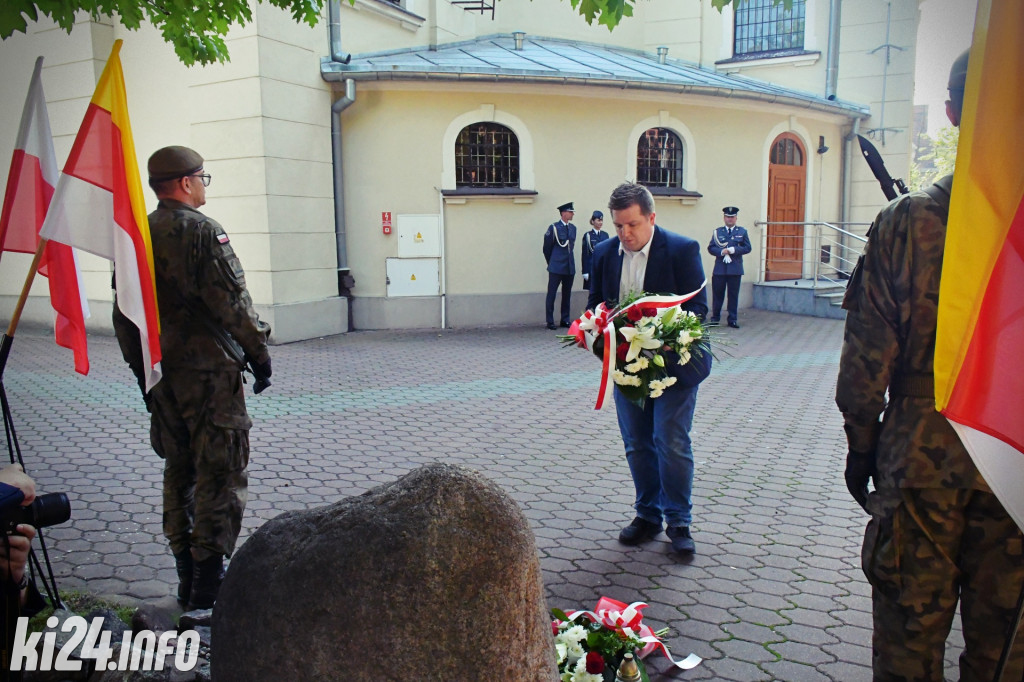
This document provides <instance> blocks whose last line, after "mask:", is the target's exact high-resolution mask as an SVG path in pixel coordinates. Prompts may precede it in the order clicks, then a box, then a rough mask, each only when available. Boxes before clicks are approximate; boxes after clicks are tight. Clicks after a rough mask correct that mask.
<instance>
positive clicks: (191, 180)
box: [182, 168, 206, 208]
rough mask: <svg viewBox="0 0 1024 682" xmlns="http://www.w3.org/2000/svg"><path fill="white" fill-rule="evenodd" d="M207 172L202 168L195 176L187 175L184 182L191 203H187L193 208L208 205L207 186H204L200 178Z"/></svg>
mask: <svg viewBox="0 0 1024 682" xmlns="http://www.w3.org/2000/svg"><path fill="white" fill-rule="evenodd" d="M204 172H205V171H204V170H203V169H202V168H200V169H199V170H197V171H196V172H195V174H193V175H186V176H185V177H184V178H182V180H184V182H185V191H186V192H188V196H189V199H190V201H188V202H187V203H188V204H189V205H191V206H192V208H199V207H200V206H202V205H203V204H205V203H206V185H204V184H203V179H202V178H200V177H199V174H201V173H204Z"/></svg>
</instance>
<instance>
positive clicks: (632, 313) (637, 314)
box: [626, 306, 644, 322]
mask: <svg viewBox="0 0 1024 682" xmlns="http://www.w3.org/2000/svg"><path fill="white" fill-rule="evenodd" d="M643 316H644V314H643V312H641V310H640V309H639V308H637V307H636V306H631V307H630V308H627V309H626V318H627V319H628V320H629V321H630V322H636V321H637V320H639V319H640V318H641V317H643Z"/></svg>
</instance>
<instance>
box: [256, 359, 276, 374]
mask: <svg viewBox="0 0 1024 682" xmlns="http://www.w3.org/2000/svg"><path fill="white" fill-rule="evenodd" d="M256 372H257V373H258V374H259V376H261V377H263V378H264V379H269V378H270V377H271V376H272V375H273V373H274V372H273V370H272V369H271V368H270V358H269V357H267V360H266V362H261V363H260V364H258V365H256Z"/></svg>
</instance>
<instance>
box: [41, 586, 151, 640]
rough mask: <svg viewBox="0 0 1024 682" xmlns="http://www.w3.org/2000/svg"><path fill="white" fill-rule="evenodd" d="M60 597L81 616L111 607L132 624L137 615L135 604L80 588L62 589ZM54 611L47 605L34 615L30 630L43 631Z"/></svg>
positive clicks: (126, 622) (127, 623)
mask: <svg viewBox="0 0 1024 682" xmlns="http://www.w3.org/2000/svg"><path fill="white" fill-rule="evenodd" d="M60 598H61V600H62V601H63V602H64V605H65V606H67V607H68V609H69V610H71V611H72V612H74V613H77V614H78V615H80V616H85V615H88V613H89V612H90V611H93V610H94V609H109V610H110V611H113V612H114V613H115V614H117V617H118V618H120V619H121V621H123V622H124V623H125V625H131V623H132V616H134V615H135V611H136V610H137V609H136V607H134V606H125V605H124V604H121V603H117V602H114V601H111V600H109V599H102V598H100V597H97V596H96V595H93V594H88V593H86V592H80V591H78V590H68V591H66V592H65V591H63V590H61V593H60ZM52 613H53V607H52V606H49V605H47V607H46V608H44V609H43V610H42V611H40V612H39V613H37V614H36V615H34V616H32V618H31V619H29V621H28V631H29V632H41V631H43V630H45V629H46V619H47V618H49V617H50V615H51V614H52Z"/></svg>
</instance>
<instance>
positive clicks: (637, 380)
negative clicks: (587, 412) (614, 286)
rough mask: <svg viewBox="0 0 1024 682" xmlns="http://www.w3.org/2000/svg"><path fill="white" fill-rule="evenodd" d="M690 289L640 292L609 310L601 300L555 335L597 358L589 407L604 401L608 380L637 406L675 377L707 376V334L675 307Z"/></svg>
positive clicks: (689, 379) (691, 316)
mask: <svg viewBox="0 0 1024 682" xmlns="http://www.w3.org/2000/svg"><path fill="white" fill-rule="evenodd" d="M698 291H699V290H698ZM696 294H697V292H696V291H695V292H693V293H691V294H687V295H685V296H654V295H650V294H640V295H636V296H630V297H627V298H626V299H624V300H622V301H620V302H619V304H618V305H617V306H616V307H614V308H612V309H611V310H609V309H607V308H606V307H605V305H604V304H603V303H602V304H599V305H598V306H597V309H596V310H593V311H590V310H587V311H585V312H584V313H583V315H582V316H581V317H580V318H579V319H578V320H576V321H575V322H573V324H572V326H571V327H570V328H569V334H566V335H561V336H559V339H561V340H562V341H563V343H564V344H565V345H567V346H568V345H577V346H580V347H583V348H589V349H591V350H593V351H594V352H595V353H596V354H598V355H599V356H601V357H602V359H603V364H604V369H603V372H602V378H601V393H600V395H599V397H598V401H597V405H596V406H595V409H601V408H602V407H603V406H604V403H605V401H606V398H607V395H608V393H610V391H611V388H612V386H613V385H615V386H618V387H619V390H620V391H622V394H623V395H624V396H626V398H628V399H629V400H630V401H632V402H633V403H635V404H636V405H638V406H640V407H641V408H642V407H644V404H645V403H646V402H647V400H648V399H650V400H654V399H656V398H658V397H660V396H661V395H662V394H663V393H664V391H665V389H666V388H668V387H669V386H673V385H674V384H676V383H677V381H679V379H680V377H683V378H684V381H686V383H687V384H689V385H692V386H695V385H697V383H699V382H700V381H702V380H703V379H704V378H705V377H706V376H707V374H708V373H709V372H710V370H711V362H710V361H711V337H710V334H709V333H708V330H707V329H706V328H705V326H704V323H703V322H702V321H701V319H700V318H699V317H697V316H696V315H694V314H693V313H692V312H690V311H688V310H683V309H682V308H681V307H680V304H682V303H685V302H686V301H688V300H689V299H691V298H693V296H695V295H696Z"/></svg>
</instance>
